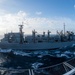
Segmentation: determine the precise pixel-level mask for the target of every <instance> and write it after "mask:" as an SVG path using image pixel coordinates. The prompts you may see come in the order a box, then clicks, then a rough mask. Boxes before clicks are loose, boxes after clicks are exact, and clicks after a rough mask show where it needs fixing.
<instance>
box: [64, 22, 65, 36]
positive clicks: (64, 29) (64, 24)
mask: <svg viewBox="0 0 75 75" xmlns="http://www.w3.org/2000/svg"><path fill="white" fill-rule="evenodd" d="M64 36H65V23H64Z"/></svg>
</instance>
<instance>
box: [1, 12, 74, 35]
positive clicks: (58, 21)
mask: <svg viewBox="0 0 75 75" xmlns="http://www.w3.org/2000/svg"><path fill="white" fill-rule="evenodd" d="M22 22H23V23H24V29H23V31H24V32H25V34H27V33H28V34H30V33H31V32H32V30H33V29H35V30H36V31H37V32H38V33H40V32H41V33H42V32H43V31H46V32H47V30H50V31H51V32H52V33H56V31H57V30H59V31H60V30H63V23H65V24H66V30H71V31H72V30H73V31H74V30H75V28H74V27H75V21H74V20H72V19H71V18H66V17H55V18H45V17H38V18H37V17H29V15H28V13H26V12H24V11H19V12H17V13H14V14H11V13H4V15H0V34H3V33H6V32H11V31H13V32H18V31H19V27H18V25H19V24H22Z"/></svg>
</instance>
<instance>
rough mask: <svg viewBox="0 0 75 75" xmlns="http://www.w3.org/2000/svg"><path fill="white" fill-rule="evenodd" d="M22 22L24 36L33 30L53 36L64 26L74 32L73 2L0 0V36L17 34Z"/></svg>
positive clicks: (74, 12) (72, 0)
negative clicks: (49, 32) (48, 31)
mask: <svg viewBox="0 0 75 75" xmlns="http://www.w3.org/2000/svg"><path fill="white" fill-rule="evenodd" d="M22 22H23V25H24V28H23V31H24V32H25V34H31V33H32V30H34V29H35V30H36V31H37V33H42V32H43V31H45V32H46V33H47V30H50V31H51V33H52V34H54V33H56V31H57V30H58V31H61V30H63V25H64V24H65V29H66V31H74V32H75V0H0V35H3V34H5V33H8V32H11V31H12V32H18V31H19V26H18V25H20V24H22Z"/></svg>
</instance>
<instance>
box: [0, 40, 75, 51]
mask: <svg viewBox="0 0 75 75" xmlns="http://www.w3.org/2000/svg"><path fill="white" fill-rule="evenodd" d="M72 44H75V41H70V42H54V43H48V42H47V43H24V44H18V43H2V42H1V43H0V48H2V49H24V50H40V49H55V48H61V47H65V46H69V45H72Z"/></svg>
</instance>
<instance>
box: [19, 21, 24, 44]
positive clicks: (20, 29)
mask: <svg viewBox="0 0 75 75" xmlns="http://www.w3.org/2000/svg"><path fill="white" fill-rule="evenodd" d="M19 26H20V28H19V31H20V43H21V44H22V43H23V32H22V29H23V22H22V25H19Z"/></svg>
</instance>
